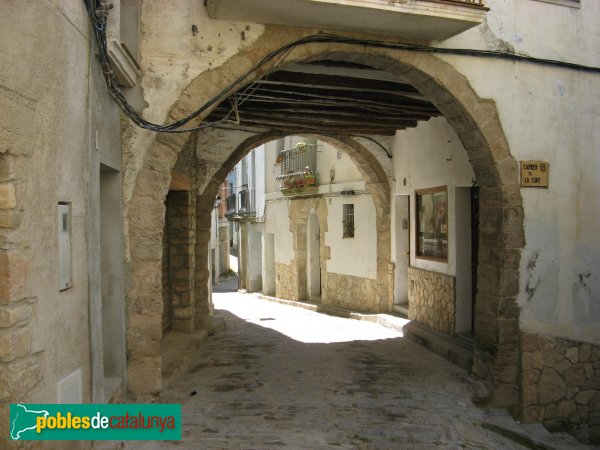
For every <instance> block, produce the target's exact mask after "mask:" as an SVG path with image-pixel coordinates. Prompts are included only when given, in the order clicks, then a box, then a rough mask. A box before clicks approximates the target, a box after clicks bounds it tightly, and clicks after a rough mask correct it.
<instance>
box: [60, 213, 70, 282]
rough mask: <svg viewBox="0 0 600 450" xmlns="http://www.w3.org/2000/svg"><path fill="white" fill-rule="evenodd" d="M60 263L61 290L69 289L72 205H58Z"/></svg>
mask: <svg viewBox="0 0 600 450" xmlns="http://www.w3.org/2000/svg"><path fill="white" fill-rule="evenodd" d="M58 261H59V268H60V269H59V270H60V282H59V289H60V290H61V291H62V290H65V289H69V288H70V287H71V286H72V284H71V205H69V204H66V203H59V204H58Z"/></svg>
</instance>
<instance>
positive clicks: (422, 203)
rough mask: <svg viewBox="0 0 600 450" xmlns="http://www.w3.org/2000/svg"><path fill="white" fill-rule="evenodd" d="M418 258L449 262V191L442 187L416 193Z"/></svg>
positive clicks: (416, 246)
mask: <svg viewBox="0 0 600 450" xmlns="http://www.w3.org/2000/svg"><path fill="white" fill-rule="evenodd" d="M415 200H416V206H417V207H416V224H417V230H416V233H415V236H416V240H417V242H416V245H415V248H416V256H417V258H423V259H431V260H434V261H441V262H448V189H447V187H446V186H440V187H435V188H430V189H422V190H418V191H415Z"/></svg>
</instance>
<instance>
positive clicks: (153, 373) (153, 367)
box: [127, 357, 162, 398]
mask: <svg viewBox="0 0 600 450" xmlns="http://www.w3.org/2000/svg"><path fill="white" fill-rule="evenodd" d="M161 368H162V361H161V358H160V357H146V358H139V357H133V358H130V359H129V361H128V364H127V390H128V392H129V393H130V394H132V395H133V397H134V398H137V397H140V396H147V395H158V394H159V393H160V388H161V382H162V379H161Z"/></svg>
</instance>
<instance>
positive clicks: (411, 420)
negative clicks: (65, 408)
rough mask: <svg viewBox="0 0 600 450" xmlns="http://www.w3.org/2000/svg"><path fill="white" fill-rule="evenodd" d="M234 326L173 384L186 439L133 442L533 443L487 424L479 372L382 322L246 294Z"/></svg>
mask: <svg viewBox="0 0 600 450" xmlns="http://www.w3.org/2000/svg"><path fill="white" fill-rule="evenodd" d="M214 305H215V310H216V311H215V312H216V313H217V314H221V315H223V316H224V317H225V319H226V322H227V330H226V331H224V332H222V333H220V334H218V335H216V336H214V337H211V338H209V339H208V340H207V341H206V342H205V344H204V345H203V346H202V348H201V349H200V350H199V351H198V354H197V355H195V357H194V358H193V359H192V364H191V366H190V369H189V370H188V371H187V372H186V373H184V374H183V375H181V376H179V377H177V378H175V379H173V380H172V381H171V383H170V384H169V385H168V386H166V387H165V389H164V393H163V395H162V397H161V399H160V402H161V403H180V404H181V405H182V409H183V441H182V442H145V443H142V442H136V443H134V442H130V443H128V444H127V446H126V448H131V449H133V448H142V449H163V448H186V449H207V448H257V449H262V448H279V447H288V448H302V449H316V448H377V449H379V448H381V449H431V448H450V449H454V448H484V449H486V448H487V449H514V448H521V447H519V445H517V444H516V443H515V442H513V441H510V440H508V439H506V438H504V437H502V436H500V435H498V434H496V433H494V432H492V431H488V430H487V429H484V428H482V427H481V424H482V423H483V422H484V421H485V420H486V414H487V413H486V412H485V411H484V410H482V409H479V408H477V407H475V406H474V405H473V404H472V403H471V401H470V399H471V395H472V389H471V385H470V382H469V378H468V374H467V373H466V372H465V371H463V370H462V369H460V368H458V367H457V366H454V365H452V364H451V363H449V362H447V361H445V360H443V359H442V358H440V357H438V356H437V355H434V354H433V353H430V352H429V351H427V350H426V349H424V348H422V347H420V346H419V345H417V344H415V343H413V342H410V341H408V340H406V339H404V338H402V337H400V333H398V332H397V331H394V330H390V329H387V328H384V327H382V326H380V325H377V324H373V323H368V322H363V321H357V320H352V319H343V318H338V317H331V316H326V315H323V314H319V313H316V312H313V311H308V310H305V309H301V308H295V307H291V306H287V305H281V304H277V303H272V302H269V301H266V300H261V299H259V298H258V297H257V296H255V295H248V294H239V293H237V292H229V293H220V294H214Z"/></svg>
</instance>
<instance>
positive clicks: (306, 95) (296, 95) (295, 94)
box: [238, 88, 440, 116]
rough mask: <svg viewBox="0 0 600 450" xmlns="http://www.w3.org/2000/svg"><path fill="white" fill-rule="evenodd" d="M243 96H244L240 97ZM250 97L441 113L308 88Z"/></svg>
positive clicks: (427, 106) (262, 91)
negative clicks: (317, 91)
mask: <svg viewBox="0 0 600 450" xmlns="http://www.w3.org/2000/svg"><path fill="white" fill-rule="evenodd" d="M238 98H242V99H243V97H238ZM248 99H262V100H268V99H271V100H277V101H279V102H285V103H288V102H295V103H302V102H307V101H313V102H327V103H322V104H323V105H326V104H329V105H331V106H340V107H356V108H369V107H370V108H373V109H381V108H387V109H388V110H390V111H394V110H399V111H405V112H410V111H414V112H420V113H424V114H428V115H432V116H433V115H439V114H440V112H439V111H438V110H437V109H436V108H435V106H433V105H431V104H425V105H414V104H410V103H405V102H396V103H393V102H390V101H389V99H387V100H386V99H380V100H372V99H369V98H363V97H360V96H354V97H348V96H344V95H338V94H337V93H336V92H331V93H330V94H324V93H316V92H310V91H308V90H290V91H281V90H277V91H272V90H265V89H262V88H258V89H256V90H255V91H254V92H253V93H252V95H251V96H250V97H248Z"/></svg>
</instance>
